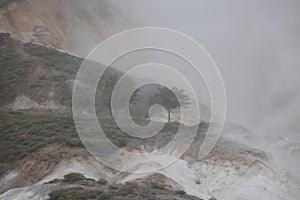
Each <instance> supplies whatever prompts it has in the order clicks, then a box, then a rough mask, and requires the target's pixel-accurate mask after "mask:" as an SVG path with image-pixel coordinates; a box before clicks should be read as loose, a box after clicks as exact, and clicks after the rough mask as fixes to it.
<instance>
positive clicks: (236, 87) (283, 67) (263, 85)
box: [110, 0, 300, 141]
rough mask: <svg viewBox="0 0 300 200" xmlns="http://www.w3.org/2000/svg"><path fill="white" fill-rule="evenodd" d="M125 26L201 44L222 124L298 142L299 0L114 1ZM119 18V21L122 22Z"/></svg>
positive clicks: (299, 127)
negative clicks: (212, 66)
mask: <svg viewBox="0 0 300 200" xmlns="http://www.w3.org/2000/svg"><path fill="white" fill-rule="evenodd" d="M110 5H111V6H113V7H116V8H118V10H119V11H120V12H121V13H120V15H121V16H124V18H125V20H126V21H128V24H131V25H130V26H129V27H128V28H135V27H144V26H155V27H156V26H157V27H165V28H170V29H175V30H178V31H181V32H183V33H185V34H187V35H189V36H191V37H193V38H194V39H196V40H197V41H198V42H199V43H201V44H202V45H203V46H204V47H205V48H206V49H207V50H208V52H209V53H210V55H211V56H212V58H213V59H214V61H215V62H216V64H217V65H218V67H219V69H220V71H221V74H222V76H223V79H224V82H225V87H226V92H227V98H228V112H227V121H228V122H234V123H238V124H241V125H243V126H245V127H247V128H249V129H251V130H253V131H254V132H259V133H261V134H267V135H270V134H272V135H276V136H278V135H281V136H284V137H286V138H287V139H289V140H291V141H295V140H297V141H299V140H300V135H299V130H300V125H298V123H297V121H298V119H299V117H300V112H299V110H298V108H299V104H300V103H299V102H300V91H299V85H300V78H299V75H300V68H299V65H300V59H299V56H300V27H299V19H300V12H299V10H300V2H299V1H293V0H289V1H284V2H283V1H279V0H276V1H258V0H256V1H238V0H232V1H230V2H228V1H226V2H225V1H209V2H208V1H187V2H186V1H185V2H183V1H170V0H167V1H151V2H149V1H137V0H129V1H114V2H110ZM123 20H124V19H123Z"/></svg>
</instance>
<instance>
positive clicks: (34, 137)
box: [0, 112, 82, 174]
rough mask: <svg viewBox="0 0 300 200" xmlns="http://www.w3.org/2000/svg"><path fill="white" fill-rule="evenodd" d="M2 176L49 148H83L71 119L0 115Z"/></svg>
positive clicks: (10, 114)
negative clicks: (7, 168) (5, 166)
mask: <svg viewBox="0 0 300 200" xmlns="http://www.w3.org/2000/svg"><path fill="white" fill-rule="evenodd" d="M0 137H1V140H0V166H1V168H0V174H2V173H3V172H4V170H5V169H4V168H3V166H4V165H9V164H12V163H14V162H15V161H17V160H20V159H22V158H24V157H25V156H26V155H28V154H30V153H33V152H35V151H37V150H38V149H40V148H42V147H45V146H47V145H49V144H54V143H59V144H65V145H67V146H71V147H82V144H81V141H80V139H79V137H78V135H77V133H76V129H75V127H74V124H73V120H72V119H71V118H66V117H50V116H49V117H41V116H28V115H27V116H24V115H22V114H19V113H4V112H0Z"/></svg>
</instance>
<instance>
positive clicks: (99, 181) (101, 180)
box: [97, 178, 107, 185]
mask: <svg viewBox="0 0 300 200" xmlns="http://www.w3.org/2000/svg"><path fill="white" fill-rule="evenodd" d="M97 183H98V184H100V185H106V184H107V180H105V179H104V178H100V179H99V180H98V181H97Z"/></svg>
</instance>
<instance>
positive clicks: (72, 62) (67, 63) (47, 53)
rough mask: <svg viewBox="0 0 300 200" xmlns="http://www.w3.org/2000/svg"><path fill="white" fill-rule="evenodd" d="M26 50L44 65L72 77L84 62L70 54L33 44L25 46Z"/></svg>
mask: <svg viewBox="0 0 300 200" xmlns="http://www.w3.org/2000/svg"><path fill="white" fill-rule="evenodd" d="M24 49H25V51H26V52H27V53H29V54H31V55H32V56H35V57H37V58H38V59H39V60H40V61H41V62H42V63H43V64H44V65H46V66H48V67H51V68H52V69H55V70H57V71H58V72H61V73H62V74H66V75H68V76H72V77H75V74H76V73H77V70H78V68H79V66H80V64H81V62H82V59H81V58H78V57H75V56H72V55H70V54H68V53H63V52H60V51H57V50H55V49H51V48H48V47H44V46H40V45H36V44H32V43H26V44H24Z"/></svg>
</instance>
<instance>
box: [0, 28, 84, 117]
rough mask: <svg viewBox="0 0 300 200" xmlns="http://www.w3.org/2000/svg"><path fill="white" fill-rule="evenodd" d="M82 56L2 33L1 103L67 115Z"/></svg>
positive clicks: (13, 107)
mask: <svg viewBox="0 0 300 200" xmlns="http://www.w3.org/2000/svg"><path fill="white" fill-rule="evenodd" d="M81 61H82V59H81V58H78V57H75V56H72V55H70V54H67V53H63V52H59V51H57V50H54V49H50V48H46V47H44V46H40V45H36V44H32V43H21V42H20V41H18V40H16V39H13V38H12V37H10V34H8V33H1V34H0V70H1V73H0V80H1V81H0V97H1V98H0V106H2V108H3V109H8V110H14V111H16V110H27V111H30V110H35V111H37V112H38V111H39V112H48V111H49V112H56V113H61V114H66V113H68V112H69V107H70V103H71V100H70V99H71V89H72V84H71V82H70V80H73V79H74V78H75V75H76V72H77V70H78V68H79V65H80V63H81Z"/></svg>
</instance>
